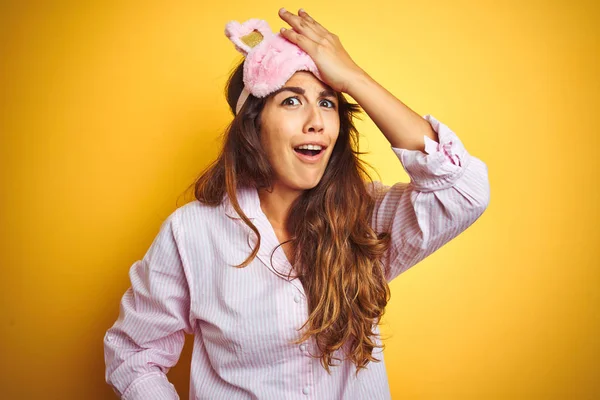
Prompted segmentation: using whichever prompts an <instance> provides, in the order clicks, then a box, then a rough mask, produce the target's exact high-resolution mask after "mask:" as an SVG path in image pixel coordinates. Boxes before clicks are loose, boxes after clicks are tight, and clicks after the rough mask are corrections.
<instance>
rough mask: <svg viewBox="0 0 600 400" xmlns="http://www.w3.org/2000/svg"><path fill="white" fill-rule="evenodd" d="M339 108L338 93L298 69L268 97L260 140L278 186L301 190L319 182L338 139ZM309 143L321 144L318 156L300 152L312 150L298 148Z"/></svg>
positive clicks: (263, 111) (263, 112)
mask: <svg viewBox="0 0 600 400" xmlns="http://www.w3.org/2000/svg"><path fill="white" fill-rule="evenodd" d="M286 88H289V89H286ZM338 107H339V104H338V100H337V97H336V93H335V92H334V91H333V90H332V89H331V88H330V87H329V86H327V85H325V84H324V83H323V82H321V81H320V80H319V79H317V78H315V76H314V75H313V74H312V73H310V72H306V71H298V72H296V73H295V74H294V75H293V76H292V77H291V78H290V79H289V80H288V81H287V82H286V83H285V85H283V88H281V89H280V90H279V91H277V92H275V93H273V94H271V95H270V96H269V97H268V98H267V101H266V102H265V106H264V108H263V110H262V113H261V116H260V118H261V131H260V135H261V138H260V140H261V143H262V146H263V148H264V149H265V151H266V152H267V155H268V157H269V160H270V162H271V165H272V166H273V169H274V170H275V175H276V179H275V186H280V189H287V190H289V189H291V190H300V191H302V190H306V189H311V188H313V187H315V186H316V185H317V184H318V183H319V181H320V180H321V177H322V176H323V174H324V173H325V168H326V167H327V164H328V163H329V159H330V157H331V152H332V151H333V147H334V145H335V142H336V140H337V138H338V134H339V130H340V117H339V114H338ZM307 143H315V144H319V145H321V147H322V150H321V151H320V153H319V154H318V155H317V156H316V157H315V156H309V157H308V158H307V157H306V156H303V155H302V154H301V153H302V152H305V153H307V154H312V153H313V152H311V151H308V150H300V149H298V147H299V146H300V145H304V144H307Z"/></svg>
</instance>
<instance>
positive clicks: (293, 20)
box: [279, 8, 322, 42]
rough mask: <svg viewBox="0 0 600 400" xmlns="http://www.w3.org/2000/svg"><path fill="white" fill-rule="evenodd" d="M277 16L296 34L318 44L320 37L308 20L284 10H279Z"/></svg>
mask: <svg viewBox="0 0 600 400" xmlns="http://www.w3.org/2000/svg"><path fill="white" fill-rule="evenodd" d="M279 16H280V17H281V19H283V20H284V21H285V22H287V23H288V24H290V26H291V27H292V28H293V29H294V30H295V31H296V32H298V33H301V34H303V35H305V36H306V37H308V38H310V39H312V40H314V41H315V42H318V41H319V40H320V39H321V37H322V35H321V34H320V33H319V32H317V31H316V29H315V25H314V24H312V23H311V22H309V21H308V20H306V19H304V18H302V17H299V16H297V15H294V14H293V13H291V12H289V11H287V10H286V9H284V8H281V9H280V10H279Z"/></svg>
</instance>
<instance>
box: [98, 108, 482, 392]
mask: <svg viewBox="0 0 600 400" xmlns="http://www.w3.org/2000/svg"><path fill="white" fill-rule="evenodd" d="M424 118H425V119H426V120H427V121H428V122H429V123H430V124H431V126H432V127H433V128H434V130H435V131H436V132H437V133H438V136H439V141H440V143H437V142H435V141H433V140H431V139H429V138H428V137H425V153H423V152H421V151H418V150H417V151H413V150H406V149H399V148H394V147H392V150H393V151H394V152H395V154H396V155H397V156H398V158H399V160H400V161H401V163H402V165H403V167H404V168H405V169H406V171H407V173H408V174H409V176H410V183H396V184H395V185H393V186H385V185H383V184H381V183H380V182H375V183H373V185H372V186H369V188H370V190H371V191H372V193H374V194H376V198H377V204H376V210H375V213H374V215H373V220H372V226H373V227H374V229H375V230H376V231H377V232H384V231H387V232H391V233H392V238H393V244H392V246H391V249H390V252H389V253H388V255H387V256H386V262H385V273H386V277H387V279H388V281H391V280H392V279H394V278H395V277H396V276H398V275H399V274H401V273H402V272H404V271H406V270H407V269H409V268H410V267H412V266H413V265H415V264H417V263H418V262H419V261H421V260H422V259H424V258H425V257H427V256H428V255H429V254H431V253H433V252H434V251H435V250H437V249H438V248H440V247H441V246H443V245H444V244H445V243H447V242H448V241H450V240H451V239H452V238H454V237H456V236H458V235H459V234H460V233H461V232H463V231H464V230H465V229H466V228H468V227H469V226H470V225H471V224H472V223H473V222H475V220H477V218H479V216H480V215H481V214H482V213H483V211H484V210H485V209H486V207H487V205H488V203H489V183H488V176H487V166H486V164H484V163H483V162H482V161H480V160H479V159H477V158H475V157H473V156H471V155H469V154H468V153H467V151H466V150H465V148H464V146H463V145H462V143H461V142H460V140H459V139H458V137H457V136H456V135H455V134H454V133H453V132H452V131H451V130H450V129H449V128H448V127H447V126H445V125H444V124H442V123H440V122H439V121H437V120H436V119H435V118H434V117H433V116H431V115H426V116H425V117H424ZM369 185H371V184H369ZM238 197H239V202H240V206H241V207H242V208H243V210H244V211H245V213H246V215H247V216H248V217H249V218H251V219H252V221H253V223H254V224H255V225H256V227H257V228H258V230H259V232H260V233H261V237H262V243H261V249H260V251H259V253H258V256H257V258H256V259H254V261H253V262H252V263H251V264H250V265H249V266H247V267H246V268H242V269H238V268H235V267H233V265H235V264H240V263H241V262H242V261H243V260H245V259H246V257H247V256H248V255H249V254H250V251H251V249H252V248H253V247H254V245H255V243H256V239H257V238H256V235H255V234H254V233H253V232H252V231H251V230H250V228H248V227H247V226H246V225H245V224H244V223H243V221H242V220H241V219H240V218H239V216H238V215H237V214H236V213H235V211H234V210H233V208H232V207H231V204H230V203H229V202H228V201H224V202H223V204H222V205H220V206H218V207H214V208H213V207H208V206H205V205H202V204H201V203H200V202H198V201H193V202H191V203H188V204H186V205H184V206H181V207H179V208H178V209H177V210H175V211H174V212H173V213H172V214H171V215H169V216H168V218H167V219H166V220H165V221H164V222H163V224H162V225H161V227H160V230H159V232H158V235H157V236H156V238H155V239H154V241H153V242H152V244H151V246H150V248H149V249H148V251H147V253H146V254H145V255H144V257H143V259H141V260H139V261H136V262H135V263H134V264H133V265H132V266H131V268H130V271H129V276H130V279H131V287H130V288H129V289H128V290H127V291H126V292H125V294H124V295H123V298H122V300H121V305H120V313H119V317H118V319H117V321H116V322H115V324H114V325H113V326H112V327H111V328H110V329H108V331H107V332H106V335H105V337H104V357H105V362H106V376H105V377H106V381H107V382H108V383H109V384H110V385H111V387H112V388H113V390H114V391H115V393H116V394H117V395H118V396H120V397H121V398H123V399H144V400H149V399H150V400H152V399H177V398H179V397H178V395H177V392H176V391H175V389H174V387H173V385H172V384H171V383H170V382H169V381H168V380H167V377H166V374H167V372H168V371H169V369H170V368H171V367H173V366H174V365H175V364H176V363H177V361H178V359H179V355H180V352H181V350H182V347H183V344H184V334H185V333H187V334H193V335H194V349H193V356H192V366H191V378H190V388H189V390H190V399H227V400H230V399H298V400H304V399H371V400H377V399H382V400H383V399H390V391H389V385H388V380H387V374H386V369H385V365H384V362H383V353H382V352H381V349H376V350H375V351H374V356H375V357H376V358H378V359H380V360H381V362H376V363H369V364H368V365H367V369H366V370H361V372H360V373H359V374H358V377H355V375H354V374H355V369H356V368H355V366H354V364H352V363H351V362H350V361H343V362H337V363H336V364H337V365H336V366H335V367H332V368H331V370H332V373H331V375H328V374H327V372H326V371H325V370H324V369H323V367H322V366H321V365H320V363H319V359H317V358H311V357H310V354H316V352H317V349H316V346H315V343H314V342H313V341H311V340H309V341H307V342H305V343H303V344H301V345H294V344H290V343H289V342H290V341H291V340H293V339H296V338H298V337H299V336H300V333H299V332H298V331H297V329H299V328H300V326H301V325H302V324H303V323H304V322H305V321H306V319H307V318H308V306H307V301H306V297H305V293H304V290H303V288H302V285H301V284H300V282H299V280H298V279H294V280H291V281H289V280H287V279H286V278H285V277H283V278H282V277H281V276H279V275H278V274H284V275H285V276H287V274H288V273H289V272H290V269H291V265H290V263H289V262H288V260H287V258H286V256H285V253H284V252H283V250H282V249H281V247H280V248H278V249H277V251H275V253H274V254H273V255H272V259H271V251H272V250H273V249H274V248H275V247H276V246H277V244H278V242H277V237H276V235H275V232H274V231H273V228H272V226H271V225H270V223H269V221H268V219H267V218H266V216H265V215H264V214H263V212H262V210H261V208H260V202H259V198H258V194H257V192H256V189H252V188H243V189H240V190H239V193H238ZM225 200H227V197H225ZM271 260H272V265H271ZM390 260H391V261H390ZM276 272H277V273H278V274H277V273H276ZM376 332H377V333H379V328H378V327H377V328H376ZM376 340H378V338H376ZM379 343H381V342H380V341H379ZM343 354H344V353H343V349H341V350H340V351H338V353H337V354H336V356H337V357H338V358H340V359H343Z"/></svg>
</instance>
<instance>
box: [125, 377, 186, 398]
mask: <svg viewBox="0 0 600 400" xmlns="http://www.w3.org/2000/svg"><path fill="white" fill-rule="evenodd" d="M121 398H122V399H123V400H179V395H178V394H177V391H176V390H175V386H173V384H172V383H171V382H169V381H168V380H167V377H166V376H165V374H163V373H162V372H151V373H149V374H146V375H143V376H141V377H139V378H138V379H136V380H135V381H133V383H132V384H131V385H130V386H129V388H127V390H126V391H125V393H123V397H121Z"/></svg>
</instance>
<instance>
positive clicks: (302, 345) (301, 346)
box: [300, 343, 306, 351]
mask: <svg viewBox="0 0 600 400" xmlns="http://www.w3.org/2000/svg"><path fill="white" fill-rule="evenodd" d="M300 350H302V351H304V350H306V345H305V344H304V343H303V344H301V345H300Z"/></svg>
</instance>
